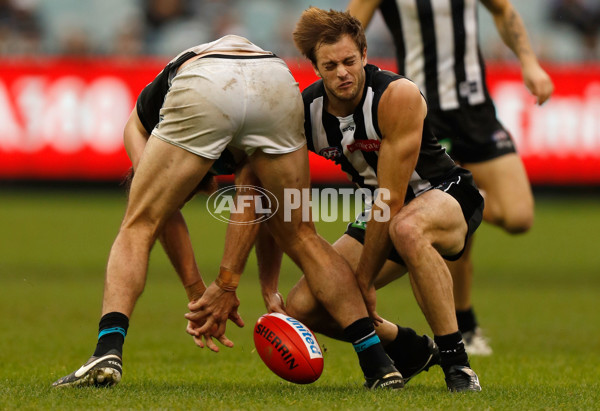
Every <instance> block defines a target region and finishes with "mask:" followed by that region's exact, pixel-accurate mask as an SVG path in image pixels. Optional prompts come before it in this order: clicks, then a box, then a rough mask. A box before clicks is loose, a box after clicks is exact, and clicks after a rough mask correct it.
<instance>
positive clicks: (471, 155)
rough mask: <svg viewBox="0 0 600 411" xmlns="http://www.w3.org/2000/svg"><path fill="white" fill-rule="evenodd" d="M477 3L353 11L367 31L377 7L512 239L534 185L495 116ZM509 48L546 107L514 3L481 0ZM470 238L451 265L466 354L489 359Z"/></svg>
mask: <svg viewBox="0 0 600 411" xmlns="http://www.w3.org/2000/svg"><path fill="white" fill-rule="evenodd" d="M477 3H478V2H477V1H476V0H351V1H350V3H349V6H348V10H349V11H350V13H351V14H352V15H354V16H356V17H357V18H358V19H359V20H360V21H361V22H362V24H363V26H364V27H367V25H368V24H369V22H370V21H371V18H372V16H373V14H374V13H375V11H376V10H377V9H378V8H379V10H380V11H381V13H382V16H383V18H384V20H385V23H386V25H387V27H388V28H389V30H390V32H391V35H392V38H393V41H394V44H395V46H396V55H397V63H398V72H399V73H400V74H402V75H406V76H407V77H408V78H410V79H412V80H414V81H415V83H416V84H417V85H418V86H419V88H420V89H421V90H422V91H423V93H424V94H425V96H426V98H427V104H428V108H429V110H428V113H427V118H428V120H429V122H430V124H431V127H432V130H433V133H434V134H435V135H436V137H437V138H438V140H439V141H440V142H441V143H442V144H443V145H444V146H445V147H446V148H447V151H448V153H449V154H450V155H451V156H452V158H453V159H454V160H455V161H457V162H458V163H460V164H461V165H462V166H463V167H465V168H467V169H468V170H470V171H471V172H472V173H473V178H474V179H475V183H476V184H477V186H478V187H479V189H480V190H481V192H482V194H483V195H484V197H485V209H484V213H483V218H484V220H485V221H487V222H489V223H491V224H494V225H496V226H499V227H501V228H503V229H504V230H506V231H507V232H509V233H511V234H518V233H523V232H526V231H527V230H529V228H530V227H531V225H532V224H533V218H534V212H533V208H534V207H533V206H534V200H533V195H532V192H531V187H530V185H529V181H528V178H527V174H526V172H525V168H524V167H523V164H522V162H521V159H520V157H519V155H518V154H517V153H516V147H515V145H514V142H513V140H512V138H511V136H510V134H509V133H508V131H507V130H506V129H505V128H504V127H503V126H502V124H500V122H499V121H498V120H497V118H496V111H495V107H494V104H493V102H492V100H491V98H490V95H489V93H488V90H487V86H486V79H485V67H484V62H483V59H482V57H481V52H480V50H479V43H478V32H477ZM481 3H482V4H483V5H484V6H485V7H486V8H487V9H488V10H489V12H490V13H491V14H492V16H493V18H494V22H495V24H496V28H497V30H498V32H499V33H500V36H501V37H502V40H503V41H504V43H505V44H506V45H507V46H508V47H509V48H510V49H511V50H512V51H513V52H514V54H515V56H517V58H518V59H519V62H520V63H521V72H522V75H523V81H524V83H525V85H526V86H527V88H528V89H529V90H530V91H531V93H532V94H533V95H534V96H535V97H536V99H537V104H540V105H541V104H543V103H544V102H545V101H546V100H547V99H548V98H549V97H550V95H551V94H552V91H553V89H554V86H553V84H552V81H551V79H550V77H549V76H548V74H546V72H545V71H544V70H543V69H542V68H541V67H540V65H539V63H538V61H537V58H536V56H535V54H534V52H533V51H532V49H531V45H530V43H529V39H528V36H527V32H526V30H525V26H524V25H523V22H522V20H521V17H520V16H519V14H518V13H517V11H516V10H515V9H514V7H513V6H512V4H511V3H510V1H509V0H481ZM471 247H472V240H471V241H470V242H469V244H468V245H467V249H466V250H465V252H464V254H463V256H462V258H460V259H459V260H458V261H455V262H449V263H448V265H449V268H450V271H451V273H452V277H453V280H454V299H455V305H456V315H457V318H458V325H459V328H460V331H461V332H462V335H463V338H464V341H465V345H466V348H467V352H469V353H470V354H473V355H489V354H491V353H492V349H491V347H490V346H489V344H488V341H487V339H486V338H485V337H484V336H483V335H482V332H481V329H480V328H479V326H478V323H477V321H476V317H475V313H474V310H473V304H472V301H471V283H472V276H473V264H472V261H471V253H470V250H471Z"/></svg>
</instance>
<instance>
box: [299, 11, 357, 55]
mask: <svg viewBox="0 0 600 411" xmlns="http://www.w3.org/2000/svg"><path fill="white" fill-rule="evenodd" d="M344 35H349V36H350V37H351V38H352V40H354V42H355V43H356V45H357V46H358V49H359V50H360V52H361V53H362V51H363V50H364V49H366V48H367V38H366V36H365V31H364V29H363V27H362V24H361V23H360V21H359V20H358V19H357V18H355V17H353V16H351V15H350V13H349V12H347V11H346V12H344V11H337V10H329V11H326V10H322V9H319V8H317V7H309V8H308V9H306V10H304V12H303V13H302V15H301V16H300V20H298V23H297V24H296V29H295V30H294V32H293V33H292V36H293V38H294V43H295V44H296V48H297V49H298V50H299V51H300V53H302V55H304V56H305V57H306V58H308V59H309V60H310V61H312V63H313V64H314V65H315V66H316V64H317V60H316V56H315V52H316V50H317V48H318V47H319V46H320V45H321V44H333V43H336V42H337V41H339V40H340V38H341V37H342V36H344Z"/></svg>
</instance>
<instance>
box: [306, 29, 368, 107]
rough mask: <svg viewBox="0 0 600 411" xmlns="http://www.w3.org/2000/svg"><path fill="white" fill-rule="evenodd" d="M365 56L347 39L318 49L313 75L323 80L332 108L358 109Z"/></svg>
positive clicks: (323, 45)
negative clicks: (350, 106) (343, 106)
mask: <svg viewBox="0 0 600 411" xmlns="http://www.w3.org/2000/svg"><path fill="white" fill-rule="evenodd" d="M366 54H367V53H366V50H363V51H361V50H359V49H358V46H357V45H356V43H355V42H354V41H353V40H352V38H351V37H350V36H348V35H346V36H343V37H342V38H341V39H340V40H339V41H338V42H337V43H333V44H322V45H321V46H319V47H318V48H317V50H316V53H315V57H316V60H317V66H316V67H315V71H316V73H317V75H318V76H319V77H321V78H322V79H323V84H324V85H325V90H326V91H327V97H328V98H329V100H330V103H331V104H334V105H335V104H344V105H348V104H349V103H350V104H351V105H353V106H354V107H356V105H358V103H359V102H360V99H361V97H362V91H363V87H364V84H365V70H364V66H365V64H367V56H366Z"/></svg>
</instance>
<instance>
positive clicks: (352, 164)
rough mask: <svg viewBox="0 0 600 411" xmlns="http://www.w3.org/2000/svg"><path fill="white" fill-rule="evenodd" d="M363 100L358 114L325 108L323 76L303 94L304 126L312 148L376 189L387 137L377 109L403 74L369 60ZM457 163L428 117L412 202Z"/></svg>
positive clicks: (359, 182) (411, 188) (355, 179)
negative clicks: (383, 141) (382, 146)
mask: <svg viewBox="0 0 600 411" xmlns="http://www.w3.org/2000/svg"><path fill="white" fill-rule="evenodd" d="M365 71H366V79H365V89H364V92H363V96H362V100H361V102H360V104H359V105H358V107H357V108H356V110H355V111H354V113H353V114H352V115H349V116H347V117H336V116H334V115H332V114H330V113H328V112H327V111H325V109H324V98H325V88H324V86H323V81H322V80H319V81H317V82H315V83H313V84H312V85H310V86H309V87H307V88H306V89H305V90H304V92H303V93H302V97H303V99H304V116H305V122H304V128H305V132H306V139H307V142H308V149H309V150H311V151H313V152H315V153H316V154H319V155H321V156H323V157H325V158H327V159H329V160H332V161H335V162H336V163H337V164H339V165H341V167H342V170H343V171H344V172H346V173H347V174H348V177H349V178H350V179H351V180H352V181H353V182H354V183H356V184H357V185H358V186H360V187H365V188H369V189H371V190H373V189H375V188H377V187H378V184H377V159H378V157H379V145H380V143H381V139H382V135H381V132H380V130H379V126H378V123H377V107H378V104H379V101H380V99H381V96H382V94H383V92H384V91H385V90H386V88H387V87H388V85H389V84H390V83H391V82H393V81H395V80H399V79H401V78H403V77H402V76H400V75H398V74H395V73H392V72H390V71H385V70H380V69H379V68H378V67H376V66H373V65H370V64H367V66H366V67H365ZM402 109H403V108H402V107H398V110H402ZM456 168H457V166H456V165H455V163H454V161H452V159H451V158H450V156H448V155H447V154H446V152H445V150H444V149H443V148H442V147H441V146H440V145H439V143H438V142H437V140H436V138H435V137H434V136H433V134H432V133H431V131H430V129H429V126H428V123H427V120H425V124H424V128H423V137H422V140H421V150H420V153H419V158H418V161H417V166H416V167H415V170H414V172H413V173H412V176H411V178H410V183H409V187H408V190H407V194H406V200H407V201H408V200H410V199H412V198H414V197H415V196H417V195H419V194H420V193H422V192H424V191H426V190H428V189H430V188H431V187H432V186H436V185H437V184H439V182H441V181H443V180H444V178H445V177H447V176H448V175H449V174H451V173H452V172H454V171H455V170H456Z"/></svg>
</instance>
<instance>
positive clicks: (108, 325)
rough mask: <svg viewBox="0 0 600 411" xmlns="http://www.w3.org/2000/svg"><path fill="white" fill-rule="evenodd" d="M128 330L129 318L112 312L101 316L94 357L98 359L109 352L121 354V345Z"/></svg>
mask: <svg viewBox="0 0 600 411" xmlns="http://www.w3.org/2000/svg"><path fill="white" fill-rule="evenodd" d="M128 328H129V318H127V316H126V315H125V314H122V313H119V312H112V313H108V314H105V315H103V316H102V318H101V319H100V324H99V325H98V344H97V345H96V351H94V357H100V356H102V355H104V354H106V353H107V352H109V351H110V350H117V351H118V352H119V355H122V353H123V343H124V342H125V336H126V335H127V329H128Z"/></svg>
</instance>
